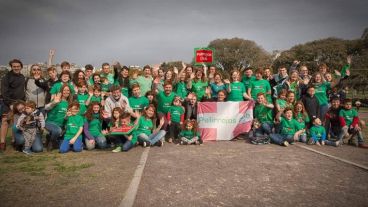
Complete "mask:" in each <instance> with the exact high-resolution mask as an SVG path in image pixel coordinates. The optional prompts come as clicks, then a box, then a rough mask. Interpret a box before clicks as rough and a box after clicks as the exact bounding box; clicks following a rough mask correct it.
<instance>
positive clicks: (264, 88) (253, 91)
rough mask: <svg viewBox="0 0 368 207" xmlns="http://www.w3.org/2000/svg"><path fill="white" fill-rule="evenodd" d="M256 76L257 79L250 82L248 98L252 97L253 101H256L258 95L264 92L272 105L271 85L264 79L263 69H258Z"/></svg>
mask: <svg viewBox="0 0 368 207" xmlns="http://www.w3.org/2000/svg"><path fill="white" fill-rule="evenodd" d="M255 74H256V79H255V80H253V81H251V82H250V85H249V88H248V91H247V93H248V96H249V97H251V99H253V100H256V99H257V94H258V93H261V92H262V93H264V94H266V99H267V101H268V102H269V103H271V102H272V99H271V85H270V83H269V82H268V81H267V80H264V79H263V69H257V70H256V71H255Z"/></svg>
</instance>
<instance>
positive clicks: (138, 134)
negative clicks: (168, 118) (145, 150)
mask: <svg viewBox="0 0 368 207" xmlns="http://www.w3.org/2000/svg"><path fill="white" fill-rule="evenodd" d="M155 111H156V108H155V107H154V106H153V105H152V104H150V105H148V106H147V107H146V108H145V109H144V110H143V114H142V116H141V117H140V118H139V120H138V126H137V130H136V131H135V132H134V133H133V139H135V140H137V139H138V141H139V143H141V144H142V146H143V147H147V146H151V145H154V144H156V143H157V145H158V146H160V147H161V146H163V144H164V142H163V139H164V137H165V134H166V131H165V130H162V126H163V125H164V122H165V119H164V117H162V118H161V119H160V124H159V126H157V127H156V128H154V121H153V120H154V116H155Z"/></svg>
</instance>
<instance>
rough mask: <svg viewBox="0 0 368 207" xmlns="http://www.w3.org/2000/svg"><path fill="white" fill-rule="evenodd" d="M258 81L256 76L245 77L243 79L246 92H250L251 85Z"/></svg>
mask: <svg viewBox="0 0 368 207" xmlns="http://www.w3.org/2000/svg"><path fill="white" fill-rule="evenodd" d="M254 80H256V77H255V76H253V75H252V76H250V77H246V76H243V78H242V81H241V82H243V83H244V87H245V91H248V88H249V85H250V83H251V82H252V81H254Z"/></svg>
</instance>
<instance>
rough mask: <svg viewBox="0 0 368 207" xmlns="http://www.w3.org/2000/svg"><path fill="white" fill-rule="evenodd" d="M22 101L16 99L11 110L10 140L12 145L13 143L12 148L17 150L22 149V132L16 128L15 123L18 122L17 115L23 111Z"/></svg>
mask: <svg viewBox="0 0 368 207" xmlns="http://www.w3.org/2000/svg"><path fill="white" fill-rule="evenodd" d="M24 104H25V103H24V101H17V102H15V103H14V105H13V111H12V114H11V115H10V116H11V119H12V122H13V127H12V129H13V137H12V139H13V140H12V141H13V145H14V149H15V150H17V151H22V145H23V140H22V132H21V131H20V130H18V129H17V127H16V126H17V123H18V119H19V117H20V116H21V115H22V113H23V111H24Z"/></svg>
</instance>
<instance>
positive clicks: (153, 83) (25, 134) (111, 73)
mask: <svg viewBox="0 0 368 207" xmlns="http://www.w3.org/2000/svg"><path fill="white" fill-rule="evenodd" d="M350 64H351V58H348V61H347V64H346V65H345V66H344V67H343V68H342V70H341V71H335V73H330V72H329V69H328V67H327V65H325V64H321V65H320V66H319V68H318V72H316V73H314V74H313V75H310V74H309V69H308V67H307V66H306V65H302V64H300V62H299V61H294V63H293V65H292V66H291V67H290V68H286V67H285V66H280V67H279V68H278V72H277V73H276V74H272V69H271V68H264V69H263V68H262V69H261V68H258V69H255V70H254V69H253V68H250V67H249V68H245V69H244V70H237V69H234V70H232V71H231V72H230V74H226V72H225V71H222V70H218V69H217V68H216V67H215V66H213V65H210V66H208V67H207V66H205V65H203V66H201V67H194V66H191V65H185V64H184V63H183V65H182V69H181V70H180V71H179V70H178V69H177V68H176V67H173V68H170V69H168V70H165V71H164V70H163V69H162V68H160V67H151V66H149V65H146V66H144V67H143V69H142V70H138V69H130V68H128V67H126V66H122V65H120V64H119V63H114V64H113V65H110V64H109V63H103V64H102V67H101V69H100V70H96V71H95V69H94V67H93V66H92V65H90V64H88V65H86V66H85V69H84V70H80V69H78V70H76V71H74V73H73V74H71V71H70V64H69V63H68V62H66V61H65V62H62V63H61V73H60V74H58V73H57V70H56V68H55V66H52V65H50V66H49V67H48V68H47V76H48V78H47V79H45V78H44V77H43V75H44V74H43V72H42V71H41V67H40V65H37V64H34V65H32V66H31V68H30V74H29V77H25V76H24V75H22V73H21V70H22V68H23V64H22V62H21V61H20V60H18V59H13V60H11V61H10V62H9V66H10V67H11V70H10V71H9V72H8V73H7V74H6V75H5V76H4V78H3V79H2V87H1V92H2V93H1V94H2V99H3V101H2V103H1V114H2V122H1V131H0V150H2V151H3V150H5V147H6V144H5V143H6V142H5V137H6V135H7V131H8V128H9V127H11V129H12V137H13V143H14V146H15V148H16V149H17V150H19V151H23V152H24V153H26V154H31V153H33V152H42V151H43V146H44V145H45V146H46V147H47V149H48V150H51V149H53V148H58V149H59V150H60V152H61V153H66V152H68V151H70V150H73V151H75V152H80V151H82V150H83V149H87V150H92V149H95V148H99V149H105V148H111V149H112V151H113V152H121V151H128V150H129V149H131V148H133V147H134V146H136V145H141V146H143V147H148V146H153V145H157V146H163V144H164V142H169V143H175V144H182V145H187V144H198V145H200V144H202V139H201V135H200V133H199V131H198V123H197V121H196V119H197V103H198V102H205V101H218V102H223V101H252V102H254V103H255V107H254V121H253V128H252V131H253V136H251V142H252V143H253V144H264V143H269V142H270V141H271V142H273V143H275V144H279V145H284V146H288V145H289V144H293V143H294V142H296V141H300V142H305V143H308V144H317V145H325V144H327V145H334V146H339V145H341V144H343V143H345V144H347V143H350V144H354V145H356V146H359V147H363V148H367V145H366V144H364V139H363V134H362V130H361V128H362V127H363V126H364V125H365V124H364V123H363V121H362V120H359V117H358V113H357V111H356V110H355V109H353V107H352V101H351V100H350V99H347V98H346V93H345V91H344V87H343V85H344V84H343V82H344V80H346V79H348V77H349V74H350V70H349V67H350ZM227 76H228V77H229V79H228V78H225V77H227ZM44 134H46V136H45V137H46V138H45V139H43V135H44ZM44 140H45V141H44Z"/></svg>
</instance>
